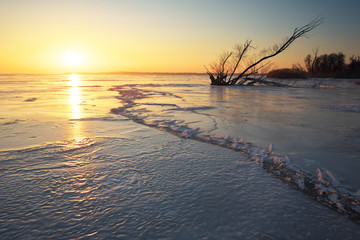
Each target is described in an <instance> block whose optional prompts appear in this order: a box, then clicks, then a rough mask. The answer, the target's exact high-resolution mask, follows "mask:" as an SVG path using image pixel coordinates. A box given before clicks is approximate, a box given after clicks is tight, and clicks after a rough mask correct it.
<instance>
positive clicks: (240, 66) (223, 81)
mask: <svg viewBox="0 0 360 240" xmlns="http://www.w3.org/2000/svg"><path fill="white" fill-rule="evenodd" d="M323 21H324V19H323V18H321V17H320V18H316V19H314V20H312V21H311V22H309V23H308V24H306V25H304V26H302V27H300V28H295V29H294V32H293V34H292V35H291V36H290V37H288V38H287V40H285V41H284V42H283V43H282V44H275V45H274V46H273V47H272V48H269V49H267V50H263V51H262V52H261V54H260V57H258V58H255V59H253V60H252V61H250V60H249V58H248V53H249V51H250V50H251V49H254V47H253V46H252V45H251V44H252V41H251V40H247V41H246V42H245V43H244V44H243V45H236V46H235V48H234V51H231V52H225V53H223V54H221V55H220V57H219V59H218V60H217V61H216V62H214V63H212V64H210V70H211V71H210V70H209V69H208V68H207V67H206V66H204V67H205V69H206V71H207V74H208V75H209V77H210V80H211V85H254V84H260V85H273V86H284V85H283V84H280V83H276V82H272V81H268V80H265V79H264V78H263V77H262V76H261V75H259V73H260V70H261V69H264V68H265V67H266V66H268V65H269V63H270V62H269V61H268V60H269V59H270V58H272V57H275V56H276V55H278V54H280V53H282V52H283V51H285V49H287V48H288V47H289V46H290V45H291V44H292V43H293V42H294V41H295V40H296V39H298V38H300V37H303V36H306V34H307V33H308V32H310V31H312V30H313V29H315V28H316V27H318V26H319V25H320V24H321V23H323ZM244 62H246V63H245V64H244Z"/></svg>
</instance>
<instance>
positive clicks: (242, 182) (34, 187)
mask: <svg viewBox="0 0 360 240" xmlns="http://www.w3.org/2000/svg"><path fill="white" fill-rule="evenodd" d="M0 82H1V86H0V92H1V97H0V100H1V105H0V112H1V116H0V117H1V119H0V129H1V133H2V134H1V136H0V139H1V140H0V147H1V149H2V151H1V152H0V183H1V184H0V188H1V189H0V192H1V194H0V238H1V239H19V238H39V239H47V238H51V239H62V238H63V239H69V238H75V239H78V238H92V239H105V238H120V239H159V238H164V239H203V238H205V239H223V238H224V239H279V237H280V236H281V238H283V239H326V238H328V239H356V237H357V236H359V234H360V229H359V225H358V223H356V222H354V221H351V220H349V217H354V216H355V217H356V216H357V217H359V215H356V211H357V210H358V211H359V212H360V208H358V205H356V204H353V202H356V201H359V192H358V189H360V181H359V180H360V176H359V174H357V173H358V172H359V170H360V124H359V122H360V89H359V88H358V87H357V85H353V82H351V81H339V82H338V84H337V83H336V82H335V83H333V82H332V81H329V84H328V85H326V84H327V83H326V82H325V83H324V84H323V87H320V89H313V88H270V87H259V88H257V87H212V86H209V83H208V79H207V77H206V76H193V75H189V76H167V75H87V76H79V75H69V76H67V75H9V76H6V75H2V76H1V77H0ZM300 85H302V84H300ZM305 85H306V84H305ZM352 86H354V87H352ZM234 150H235V151H234ZM274 164H278V165H274ZM269 166H270V167H269ZM274 166H276V169H275V170H274ZM280 173H281V174H285V175H281V176H280V175H279V174H280ZM293 173H296V174H293ZM299 173H303V174H304V175H301V176H298V175H297V174H299ZM305 173H306V174H307V175H306V174H305ZM291 174H293V176H292V175H291ZM304 176H308V178H305V177H304ZM287 178H289V179H290V180H288V182H289V183H287V182H286V181H287V180H286V179H287ZM280 179H281V180H282V181H281V180H280ZM304 179H305V180H307V179H310V180H312V181H314V189H312V190H314V191H315V190H316V194H315V195H312V194H311V193H310V194H304V192H305V193H306V191H307V190H308V188H307V186H305V187H304V188H302V187H301V186H303V185H304V184H305V185H306V183H307V182H306V181H305V183H304V181H303V182H301V181H302V180H304ZM294 183H295V185H296V184H298V186H295V187H294ZM319 194H326V198H325V197H324V198H321V199H318V201H315V198H316V197H318V196H320V195H319ZM344 194H345V195H344ZM345 197H348V199H351V201H352V202H351V201H350V202H349V201H348V202H346V201H345V200H344V199H345ZM350 197H351V198H350ZM344 203H345V204H346V203H348V204H349V205H344ZM326 205H328V206H331V207H332V208H333V209H335V210H338V211H340V212H341V211H342V212H343V213H344V214H345V215H344V214H339V213H337V212H336V211H334V210H333V209H330V208H328V207H327V206H326ZM349 210H353V212H350V213H349ZM354 214H355V215H354Z"/></svg>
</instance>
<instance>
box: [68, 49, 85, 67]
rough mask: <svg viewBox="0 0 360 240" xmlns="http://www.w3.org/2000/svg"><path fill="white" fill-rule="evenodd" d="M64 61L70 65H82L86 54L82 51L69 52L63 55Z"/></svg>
mask: <svg viewBox="0 0 360 240" xmlns="http://www.w3.org/2000/svg"><path fill="white" fill-rule="evenodd" d="M63 61H64V63H65V64H66V65H68V66H80V65H82V64H84V62H85V56H84V54H83V53H81V52H75V51H74V52H67V53H65V54H64V55H63Z"/></svg>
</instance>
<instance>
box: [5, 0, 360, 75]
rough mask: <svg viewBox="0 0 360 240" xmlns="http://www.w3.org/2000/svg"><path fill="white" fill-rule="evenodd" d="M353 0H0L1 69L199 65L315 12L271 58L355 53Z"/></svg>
mask: <svg viewBox="0 0 360 240" xmlns="http://www.w3.org/2000/svg"><path fill="white" fill-rule="evenodd" d="M359 9H360V1H355V0H354V1H349V0H343V1H335V0H303V1H298V0H297V1H290V0H238V1H236V0H221V1H220V0H218V1H215V0H181V1H180V0H179V1H173V0H1V1H0V33H1V35H0V36H1V37H0V49H1V51H0V53H1V54H0V73H65V72H115V71H146V72H203V71H204V68H203V65H204V64H208V63H210V62H211V61H213V60H215V59H216V58H217V56H218V55H219V54H220V53H221V52H222V51H224V50H230V49H231V48H232V47H233V46H234V44H237V43H243V42H244V41H245V40H247V39H252V40H253V43H254V46H256V47H257V49H259V50H260V49H262V48H266V47H271V46H272V45H273V44H274V43H279V42H282V41H283V40H284V38H285V37H287V36H289V35H290V34H291V33H292V31H293V30H294V28H295V27H298V26H302V25H304V24H306V23H308V22H309V21H311V20H312V19H314V18H316V17H319V16H321V17H324V18H325V22H324V23H323V24H322V25H321V26H320V27H318V28H317V29H315V30H314V31H313V32H311V33H310V35H309V38H301V39H299V40H297V41H296V42H295V43H294V44H293V45H292V46H291V47H290V48H289V49H288V50H287V51H286V52H284V53H282V55H279V56H277V57H276V58H274V59H273V62H274V63H275V66H276V67H290V66H291V65H292V64H294V63H301V64H303V59H304V57H305V56H306V55H307V54H308V53H311V52H312V49H315V48H316V47H320V54H322V53H331V52H340V51H341V52H343V53H344V54H345V55H346V56H347V57H349V56H351V55H353V54H354V55H360V43H359V39H360V27H359V24H360V14H359Z"/></svg>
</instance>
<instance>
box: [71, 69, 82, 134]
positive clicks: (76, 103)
mask: <svg viewBox="0 0 360 240" xmlns="http://www.w3.org/2000/svg"><path fill="white" fill-rule="evenodd" d="M69 86H71V87H70V90H69V102H70V104H71V107H72V116H71V118H72V119H80V118H81V106H80V104H81V88H80V87H79V86H81V80H80V76H79V75H77V74H70V75H69ZM81 124H82V123H81V122H80V121H74V122H73V124H72V126H73V136H74V138H79V137H82V135H83V133H82V126H81Z"/></svg>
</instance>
